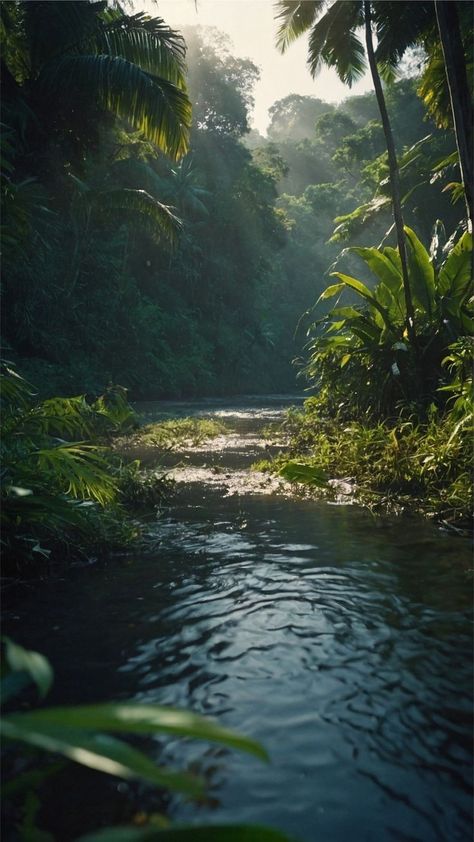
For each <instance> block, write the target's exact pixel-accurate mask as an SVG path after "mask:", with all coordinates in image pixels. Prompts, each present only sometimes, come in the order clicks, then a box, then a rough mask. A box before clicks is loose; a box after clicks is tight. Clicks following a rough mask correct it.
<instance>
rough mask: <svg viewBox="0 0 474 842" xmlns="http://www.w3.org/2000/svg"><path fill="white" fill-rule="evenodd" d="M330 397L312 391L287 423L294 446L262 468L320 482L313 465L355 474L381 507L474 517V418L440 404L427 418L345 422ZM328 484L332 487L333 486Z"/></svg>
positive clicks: (451, 518)
mask: <svg viewBox="0 0 474 842" xmlns="http://www.w3.org/2000/svg"><path fill="white" fill-rule="evenodd" d="M324 409H325V404H324V400H322V399H318V398H310V399H309V400H308V401H306V404H305V408H304V410H303V411H300V412H295V411H293V412H291V413H289V415H288V417H287V420H286V422H285V424H284V429H285V431H286V433H287V435H288V437H289V452H288V454H285V455H282V454H280V455H279V456H278V457H277V458H276V460H274V462H273V464H271V463H270V464H269V463H267V464H266V465H263V464H262V465H260V466H259V467H260V470H262V468H266V469H268V468H269V467H272V468H273V470H278V471H279V472H280V473H281V475H282V476H284V477H286V478H287V479H295V480H297V481H299V482H306V483H308V484H314V485H317V486H320V485H321V484H320V483H319V482H314V483H313V482H312V480H311V472H310V471H308V472H307V478H306V479H305V478H304V472H303V471H302V470H301V471H300V476H297V474H296V473H295V466H297V467H298V466H299V467H300V468H301V469H302V468H303V467H306V468H313V469H314V471H315V472H317V473H318V474H319V475H320V474H321V472H323V473H325V474H326V475H327V476H328V477H331V478H334V479H345V480H350V481H351V482H352V487H353V493H354V496H355V498H356V499H358V500H359V501H360V502H363V503H366V504H369V505H370V506H371V507H372V508H373V507H375V508H377V507H380V506H382V507H384V508H387V507H390V506H392V507H393V506H396V507H399V506H402V507H409V508H410V509H414V510H418V511H421V512H423V513H425V514H427V515H429V516H431V517H434V518H436V519H437V520H440V521H443V522H445V523H447V524H451V525H452V526H455V527H459V528H468V527H469V525H470V522H471V518H472V476H473V470H474V464H473V448H472V434H473V419H472V415H471V416H470V417H469V416H466V415H463V416H462V418H461V419H460V418H459V417H457V416H456V414H455V413H453V412H448V413H447V414H444V415H442V414H440V413H439V412H438V411H437V410H436V408H435V407H434V406H433V407H432V409H431V411H430V413H429V415H428V418H427V419H426V421H424V422H419V421H417V420H415V419H407V420H403V419H398V420H397V421H392V422H388V421H385V422H374V421H370V420H369V419H365V420H357V421H356V420H353V421H350V422H343V421H341V420H340V419H338V418H333V417H330V416H328V415H327V414H325V412H324ZM327 490H328V492H329V493H332V491H333V489H332V488H331V486H329V487H328V489H327Z"/></svg>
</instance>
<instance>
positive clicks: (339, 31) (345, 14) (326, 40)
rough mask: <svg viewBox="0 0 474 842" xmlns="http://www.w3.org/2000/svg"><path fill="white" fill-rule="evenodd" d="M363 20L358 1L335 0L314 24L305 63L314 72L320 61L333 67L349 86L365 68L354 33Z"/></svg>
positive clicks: (362, 53)
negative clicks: (306, 62)
mask: <svg viewBox="0 0 474 842" xmlns="http://www.w3.org/2000/svg"><path fill="white" fill-rule="evenodd" d="M361 24H362V15H361V4H360V3H359V2H354V0H336V2H335V3H333V5H332V6H331V8H330V9H329V10H328V11H327V12H326V14H325V15H324V17H323V18H321V20H320V21H319V22H318V23H317V24H316V26H315V27H314V29H313V30H312V32H311V36H310V40H309V57H308V64H309V67H310V70H311V73H312V75H313V76H315V75H316V74H317V72H318V71H319V68H320V63H321V61H324V62H325V63H326V64H327V65H329V66H331V67H334V68H335V70H336V72H337V75H338V76H339V78H340V80H341V81H342V82H344V83H345V84H347V85H349V87H351V86H352V84H353V82H355V81H357V79H360V78H361V77H362V76H363V75H364V73H365V70H366V61H365V49H364V46H363V44H362V42H361V41H360V39H359V37H358V36H357V34H356V30H357V29H358V27H359V26H361Z"/></svg>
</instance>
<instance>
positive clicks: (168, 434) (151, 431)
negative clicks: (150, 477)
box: [133, 418, 227, 450]
mask: <svg viewBox="0 0 474 842" xmlns="http://www.w3.org/2000/svg"><path fill="white" fill-rule="evenodd" d="M226 430H227V428H226V427H225V425H224V424H222V422H220V421H215V420H212V419H209V418H173V419H171V420H169V421H158V422H156V423H154V424H148V425H147V426H146V427H142V428H141V429H140V430H139V431H138V432H137V433H135V435H134V437H133V443H134V444H144V445H151V446H152V447H158V448H163V449H164V450H176V449H178V448H179V447H183V446H191V447H196V446H197V445H199V444H202V443H203V442H204V441H206V439H212V438H215V437H216V436H218V435H220V434H221V433H225V432H226Z"/></svg>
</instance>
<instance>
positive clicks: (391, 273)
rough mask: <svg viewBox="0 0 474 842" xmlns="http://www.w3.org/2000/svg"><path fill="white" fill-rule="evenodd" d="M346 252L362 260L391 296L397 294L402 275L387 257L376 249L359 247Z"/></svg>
mask: <svg viewBox="0 0 474 842" xmlns="http://www.w3.org/2000/svg"><path fill="white" fill-rule="evenodd" d="M348 251H350V252H352V253H353V254H357V256H358V257H360V258H362V260H363V261H364V262H365V263H366V264H367V266H368V267H369V269H370V271H371V272H372V273H373V274H374V275H375V277H376V278H377V280H378V281H381V282H382V283H383V284H385V285H386V286H387V287H388V288H389V290H390V292H391V293H392V295H394V296H395V295H397V294H398V292H399V290H400V288H401V286H402V273H401V270H399V269H398V268H397V267H396V266H395V265H394V263H393V262H392V261H391V260H390V259H389V257H388V255H385V254H384V253H383V252H382V251H380V249H377V248H361V247H359V246H353V247H352V248H350V249H348Z"/></svg>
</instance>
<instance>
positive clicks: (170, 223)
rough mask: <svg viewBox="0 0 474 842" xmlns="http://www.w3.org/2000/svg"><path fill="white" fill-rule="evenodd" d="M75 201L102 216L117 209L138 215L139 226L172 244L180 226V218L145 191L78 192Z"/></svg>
mask: <svg viewBox="0 0 474 842" xmlns="http://www.w3.org/2000/svg"><path fill="white" fill-rule="evenodd" d="M77 203H83V204H86V205H87V206H88V207H89V208H91V209H92V210H93V211H95V212H96V213H99V214H100V216H101V218H102V219H103V218H106V217H107V216H111V214H113V215H114V216H116V211H124V212H126V213H129V214H132V215H139V217H140V225H141V227H142V229H143V227H144V226H145V227H146V228H148V230H149V232H150V233H151V234H152V236H153V237H155V239H157V240H159V239H161V238H162V237H163V236H164V237H165V238H166V239H167V240H168V241H169V242H171V243H174V242H175V241H176V238H177V236H178V234H179V233H180V231H181V229H182V223H181V220H180V219H178V217H177V216H175V214H174V213H173V210H172V209H171V208H170V207H168V205H164V204H162V203H161V202H159V201H158V199H155V198H154V197H153V196H151V195H150V193H147V191H146V190H132V189H129V188H127V187H116V188H113V189H111V190H88V191H86V192H84V193H81V194H79V196H78V197H77Z"/></svg>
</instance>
